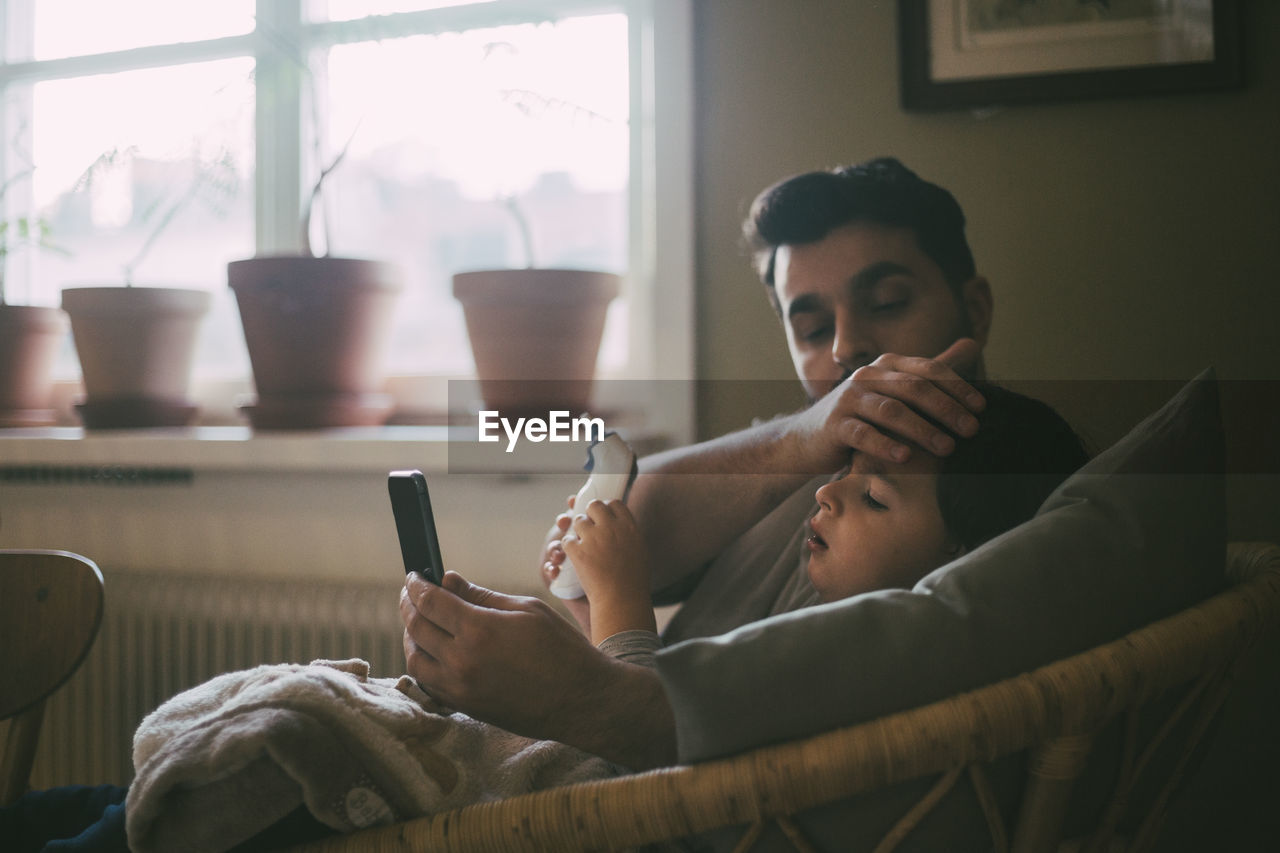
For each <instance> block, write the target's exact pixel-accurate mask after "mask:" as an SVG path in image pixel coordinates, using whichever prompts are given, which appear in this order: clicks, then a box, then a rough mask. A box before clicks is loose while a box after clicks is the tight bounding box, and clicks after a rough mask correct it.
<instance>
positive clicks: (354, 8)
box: [317, 0, 487, 21]
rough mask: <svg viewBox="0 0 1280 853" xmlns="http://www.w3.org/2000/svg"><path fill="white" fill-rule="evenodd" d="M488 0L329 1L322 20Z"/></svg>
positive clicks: (474, 3) (389, 13)
mask: <svg viewBox="0 0 1280 853" xmlns="http://www.w3.org/2000/svg"><path fill="white" fill-rule="evenodd" d="M477 2H487V0H329V2H328V3H327V4H324V5H327V7H328V8H327V10H324V11H321V12H320V13H319V14H318V16H317V17H318V18H319V19H320V20H329V21H351V20H355V19H356V18H365V17H368V16H369V15H391V14H394V13H396V12H421V11H423V10H424V9H443V8H445V7H447V6H473V5H476V4H477Z"/></svg>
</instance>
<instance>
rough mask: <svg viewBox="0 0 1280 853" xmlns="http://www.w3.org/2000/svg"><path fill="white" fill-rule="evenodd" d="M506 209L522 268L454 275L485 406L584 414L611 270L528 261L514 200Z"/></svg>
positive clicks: (615, 281) (528, 246)
mask: <svg viewBox="0 0 1280 853" xmlns="http://www.w3.org/2000/svg"><path fill="white" fill-rule="evenodd" d="M506 206H507V209H508V210H509V211H510V212H511V214H512V217H513V218H514V220H515V223H516V225H517V227H518V231H519V233H520V238H521V244H522V246H523V248H524V255H525V259H526V262H527V263H526V266H525V267H524V268H523V269H519V268H516V269H488V270H474V271H468V272H459V273H456V274H454V276H453V295H454V298H455V299H457V300H458V301H459V302H460V303H461V304H462V311H463V317H464V318H465V320H466V324H467V338H468V340H469V341H470V344H471V354H472V357H473V359H474V360H475V365H476V377H477V379H479V384H480V395H481V397H482V398H483V400H484V404H485V406H486V407H488V408H490V409H495V410H497V411H499V412H502V413H503V414H504V415H505V414H507V413H510V414H512V415H513V416H525V415H537V414H539V413H540V414H541V415H543V416H545V415H546V414H547V413H548V412H550V411H557V410H564V411H569V412H571V413H574V414H580V413H582V412H585V411H587V410H588V409H589V408H590V404H591V392H592V385H593V379H594V377H595V369H596V358H597V356H598V354H599V351H600V341H601V338H602V337H603V334H604V322H605V316H606V314H607V313H608V308H609V303H610V302H611V301H612V300H613V298H614V297H615V296H617V295H618V292H619V290H620V287H621V277H620V276H619V275H618V274H616V273H611V272H602V271H600V270H586V269H551V268H545V267H537V266H535V264H534V252H533V240H532V238H531V234H530V229H529V226H528V222H527V220H526V218H525V217H524V215H523V213H522V212H521V210H520V208H519V205H518V204H517V203H516V201H515V199H514V198H511V197H509V198H508V199H507V200H506Z"/></svg>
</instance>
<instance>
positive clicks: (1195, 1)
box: [898, 0, 1243, 110]
mask: <svg viewBox="0 0 1280 853" xmlns="http://www.w3.org/2000/svg"><path fill="white" fill-rule="evenodd" d="M898 30H899V33H898V34H899V60H900V66H901V67H900V73H901V96H902V106H903V107H904V109H907V110H945V109H966V108H967V109H980V108H987V107H999V106H1005V105H1016V104H1031V103H1041V102H1053V101H1070V100H1080V99H1086V98H1110V97H1123V96H1136V95H1157V94H1174V93H1185V92H1206V91H1214V90H1224V89H1231V88H1237V87H1239V86H1240V85H1242V83H1243V71H1242V63H1241V57H1240V39H1241V27H1240V9H1239V2H1238V0H1173V1H1172V2H1159V0H1105V2H1104V0H1094V2H1088V0H1023V2H1016V0H898Z"/></svg>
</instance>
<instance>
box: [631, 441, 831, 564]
mask: <svg viewBox="0 0 1280 853" xmlns="http://www.w3.org/2000/svg"><path fill="white" fill-rule="evenodd" d="M789 418H790V416H787V417H782V418H776V419H774V420H771V421H768V422H766V423H763V424H758V425H756V426H753V427H750V428H748V429H745V430H741V431H739V432H735V433H731V434H729V435H726V436H721V437H720V438H716V439H712V440H711V441H705V442H702V443H700V444H695V445H691V446H689V447H681V448H677V449H675V450H669V451H666V452H663V453H658V454H654V455H652V456H646V457H645V458H644V459H641V460H640V476H639V477H637V478H636V481H635V484H634V485H633V486H632V489H631V495H630V497H629V498H628V500H627V505H628V506H629V507H630V508H631V511H632V513H633V514H634V515H635V516H636V520H637V522H638V523H639V525H640V530H641V532H642V533H643V534H644V537H645V542H646V544H647V545H648V548H649V553H650V554H651V555H652V556H653V560H652V565H651V570H652V579H653V588H654V589H660V588H662V587H665V586H668V585H670V584H672V583H674V582H676V581H678V580H680V579H682V578H684V577H686V576H687V575H689V574H690V573H692V572H694V571H696V570H697V569H699V568H700V567H702V566H703V565H705V564H706V563H707V562H708V561H710V560H711V559H713V558H714V557H715V556H716V555H717V554H719V553H720V552H721V551H722V550H724V549H725V547H727V546H728V545H729V543H730V542H732V541H733V540H734V539H736V538H737V537H738V536H740V535H741V534H742V533H743V532H745V531H746V530H747V529H748V528H750V527H751V525H753V524H754V523H755V522H757V521H759V520H760V519H761V518H763V517H764V516H765V514H766V513H768V512H769V510H771V509H772V508H773V507H774V506H776V505H777V503H778V501H779V500H781V499H782V498H784V497H785V496H786V495H788V494H790V493H791V492H792V491H794V490H795V489H796V488H798V487H799V486H801V485H803V484H804V483H805V481H806V480H808V479H809V478H811V477H812V476H814V474H817V473H821V472H818V471H810V470H805V468H806V463H804V462H802V461H801V460H800V459H799V458H798V457H797V454H796V453H794V452H793V451H792V450H791V448H790V447H789V436H788V427H789Z"/></svg>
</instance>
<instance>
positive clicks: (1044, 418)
mask: <svg viewBox="0 0 1280 853" xmlns="http://www.w3.org/2000/svg"><path fill="white" fill-rule="evenodd" d="M975 387H977V389H978V390H979V391H980V392H981V393H982V394H983V396H984V397H985V398H986V401H987V406H986V408H985V409H984V411H983V412H982V413H981V414H980V415H979V423H980V428H979V430H978V432H977V434H976V435H975V436H974V437H973V438H969V439H964V438H961V439H959V440H958V441H957V442H956V449H955V450H954V451H953V452H952V453H951V454H950V455H949V456H946V457H943V458H938V457H936V456H934V455H932V454H930V453H927V452H925V451H923V450H921V449H919V448H916V449H915V451H914V452H913V454H912V455H911V457H910V458H909V459H908V460H907V461H906V462H902V463H887V462H883V461H881V460H879V459H876V458H874V457H871V456H867V455H865V454H857V453H855V454H854V456H853V458H852V460H851V463H850V465H849V467H848V468H846V469H845V470H844V471H842V472H841V473H840V474H839V475H837V476H836V477H835V478H833V479H832V480H831V481H830V482H828V483H826V484H825V485H823V486H822V487H821V488H819V489H818V490H817V493H816V494H815V498H816V500H817V508H816V511H815V512H814V514H813V516H812V517H811V518H810V520H809V523H808V525H809V533H810V535H809V537H808V538H807V540H806V542H805V546H806V548H807V550H808V552H809V553H808V562H807V572H808V577H809V580H810V582H811V583H812V585H813V587H814V589H815V590H816V591H817V593H818V597H819V599H820V600H821V601H835V600H838V599H842V598H848V597H849V596H853V595H857V594H859V593H863V592H869V591H871V590H877V589H889V588H909V587H911V586H914V585H915V583H916V582H917V581H919V580H920V579H921V578H923V577H924V576H925V575H927V574H928V573H929V572H931V571H933V570H934V569H936V568H938V567H940V566H942V565H944V564H946V563H948V562H950V561H951V560H953V559H955V558H957V557H959V556H960V555H961V554H964V553H966V552H967V551H971V550H973V549H974V548H977V547H978V546H979V545H981V544H982V543H984V542H986V541H987V540H989V539H992V538H993V537H995V536H997V535H999V534H1001V533H1003V532H1005V531H1007V530H1009V529H1011V528H1013V527H1016V526H1017V525H1019V524H1021V523H1022V522H1024V521H1026V520H1028V519H1030V518H1031V517H1032V516H1033V515H1035V513H1036V510H1038V509H1039V507H1040V505H1041V503H1043V502H1044V500H1045V498H1047V497H1048V496H1049V494H1050V492H1052V491H1053V489H1054V488H1056V487H1057V486H1058V484H1059V483H1061V482H1062V481H1063V480H1064V479H1066V477H1067V476H1068V475H1069V474H1071V473H1072V472H1073V471H1075V470H1076V469H1077V468H1079V467H1080V466H1081V465H1083V464H1084V462H1085V460H1086V459H1087V454H1086V453H1085V450H1084V448H1083V446H1082V444H1081V441H1080V439H1079V437H1078V436H1077V435H1076V434H1075V432H1074V431H1073V430H1072V429H1071V427H1070V426H1069V425H1068V424H1067V423H1066V421H1065V420H1063V419H1062V417H1061V416H1060V415H1058V413H1057V412H1055V411H1054V410H1053V409H1052V408H1051V407H1049V406H1048V405H1046V404H1044V403H1042V402H1040V401H1038V400H1034V399H1032V398H1030V397H1026V396H1024V395H1022V394H1018V393H1016V392H1014V391H1010V390H1009V389H1007V388H1002V387H1000V386H997V385H993V384H991V383H984V382H978V383H975ZM570 506H571V511H572V513H571V514H570V513H566V514H564V515H562V516H561V517H560V519H559V520H558V524H559V525H560V527H561V529H562V530H563V531H564V534H565V535H564V537H563V539H562V540H561V547H562V548H563V550H564V552H565V553H566V554H567V555H568V556H569V558H570V559H571V560H573V563H574V565H575V566H576V567H577V568H578V573H579V578H580V580H581V582H582V586H583V589H584V590H585V592H586V599H587V602H588V603H589V606H590V615H589V619H588V620H586V621H587V622H589V633H590V635H591V640H592V642H594V643H596V644H600V643H601V642H603V641H604V640H606V639H608V638H611V637H614V636H615V635H618V634H624V633H626V632H634V631H641V632H650V633H652V632H655V623H654V615H653V609H652V605H651V603H650V600H649V577H648V568H647V566H648V562H647V558H646V555H645V552H644V546H643V543H642V540H641V537H640V534H639V530H638V529H637V527H636V522H635V518H634V517H633V516H632V515H631V512H630V511H629V510H628V509H627V507H626V505H625V504H623V503H622V502H621V501H611V502H610V503H608V504H604V503H601V502H599V501H593V502H592V503H591V505H590V506H588V507H584V508H581V509H579V508H577V507H573V506H572V499H570ZM584 627H586V626H584ZM652 645H653V646H654V647H655V648H656V646H657V643H656V635H655V641H654V642H653V643H652Z"/></svg>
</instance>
